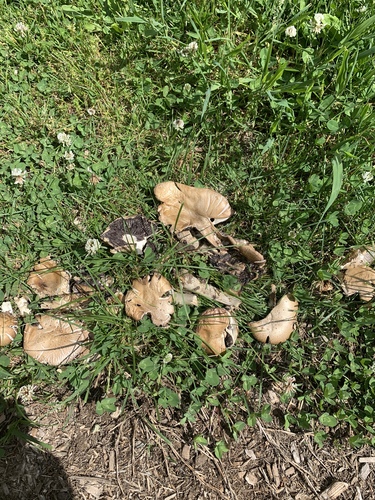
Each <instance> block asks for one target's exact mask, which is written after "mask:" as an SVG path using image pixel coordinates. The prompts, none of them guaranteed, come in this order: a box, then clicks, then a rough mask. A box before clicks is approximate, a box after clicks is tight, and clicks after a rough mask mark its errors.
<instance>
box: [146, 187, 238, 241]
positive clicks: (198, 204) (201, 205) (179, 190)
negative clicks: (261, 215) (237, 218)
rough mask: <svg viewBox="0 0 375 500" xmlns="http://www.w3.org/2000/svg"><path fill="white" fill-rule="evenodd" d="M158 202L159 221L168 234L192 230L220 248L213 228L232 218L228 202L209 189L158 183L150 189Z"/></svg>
mask: <svg viewBox="0 0 375 500" xmlns="http://www.w3.org/2000/svg"><path fill="white" fill-rule="evenodd" d="M154 193H155V196H156V198H157V199H158V200H159V201H161V202H162V204H161V205H159V207H158V212H159V219H160V221H161V222H162V223H163V224H165V225H166V226H171V231H172V232H176V233H179V232H181V231H184V230H185V229H189V228H196V229H198V231H199V232H200V233H201V234H202V236H204V237H205V238H206V239H207V240H208V241H209V242H210V243H211V244H212V245H213V246H215V247H217V246H219V245H220V243H221V242H220V239H219V238H218V236H217V235H216V232H217V230H216V229H215V227H214V224H218V223H219V222H223V221H225V220H227V219H228V217H230V216H231V215H232V209H231V207H230V205H229V202H228V200H227V199H226V198H225V197H224V196H222V195H221V194H219V193H217V192H216V191H214V190H213V189H208V188H196V187H191V186H187V185H185V184H180V183H179V182H162V183H161V184H157V185H156V186H155V189H154Z"/></svg>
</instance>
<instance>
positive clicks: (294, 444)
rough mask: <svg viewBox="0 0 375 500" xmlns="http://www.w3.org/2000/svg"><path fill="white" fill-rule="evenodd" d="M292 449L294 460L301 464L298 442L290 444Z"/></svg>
mask: <svg viewBox="0 0 375 500" xmlns="http://www.w3.org/2000/svg"><path fill="white" fill-rule="evenodd" d="M290 451H291V452H292V456H293V460H294V461H295V463H296V464H298V465H299V464H300V463H301V458H300V456H299V453H298V450H297V445H296V443H294V442H293V443H292V444H291V445H290Z"/></svg>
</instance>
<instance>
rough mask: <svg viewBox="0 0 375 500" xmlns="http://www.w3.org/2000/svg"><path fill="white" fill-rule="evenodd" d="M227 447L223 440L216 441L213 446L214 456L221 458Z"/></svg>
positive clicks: (227, 449)
mask: <svg viewBox="0 0 375 500" xmlns="http://www.w3.org/2000/svg"><path fill="white" fill-rule="evenodd" d="M228 451H229V448H228V447H227V445H226V443H225V441H218V442H217V443H216V446H215V456H216V458H218V459H219V460H221V458H222V456H223V455H224V453H227V452H228Z"/></svg>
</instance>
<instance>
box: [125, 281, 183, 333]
mask: <svg viewBox="0 0 375 500" xmlns="http://www.w3.org/2000/svg"><path fill="white" fill-rule="evenodd" d="M172 300H173V299H172V286H171V284H170V283H169V282H168V280H167V279H166V278H164V276H162V275H161V274H159V273H155V274H154V275H153V276H146V277H145V278H142V279H136V280H134V281H133V284H132V289H131V290H129V291H128V292H127V294H126V295H125V298H124V303H125V312H126V314H127V315H128V316H129V317H130V318H133V319H134V320H136V321H140V320H141V319H142V318H143V317H144V316H145V315H146V314H149V315H150V316H151V321H152V322H153V323H154V325H156V326H167V324H168V323H169V321H170V319H171V316H172V314H173V313H174V306H173V304H172Z"/></svg>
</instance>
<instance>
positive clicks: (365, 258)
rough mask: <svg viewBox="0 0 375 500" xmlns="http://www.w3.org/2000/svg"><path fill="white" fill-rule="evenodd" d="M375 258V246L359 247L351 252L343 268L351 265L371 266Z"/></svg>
mask: <svg viewBox="0 0 375 500" xmlns="http://www.w3.org/2000/svg"><path fill="white" fill-rule="evenodd" d="M374 260H375V246H369V247H362V248H357V249H356V250H354V251H353V252H351V253H350V254H349V256H348V257H347V259H346V260H345V262H344V264H343V265H342V266H341V269H348V268H349V267H357V266H370V265H371V264H372V263H373V262H374Z"/></svg>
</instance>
